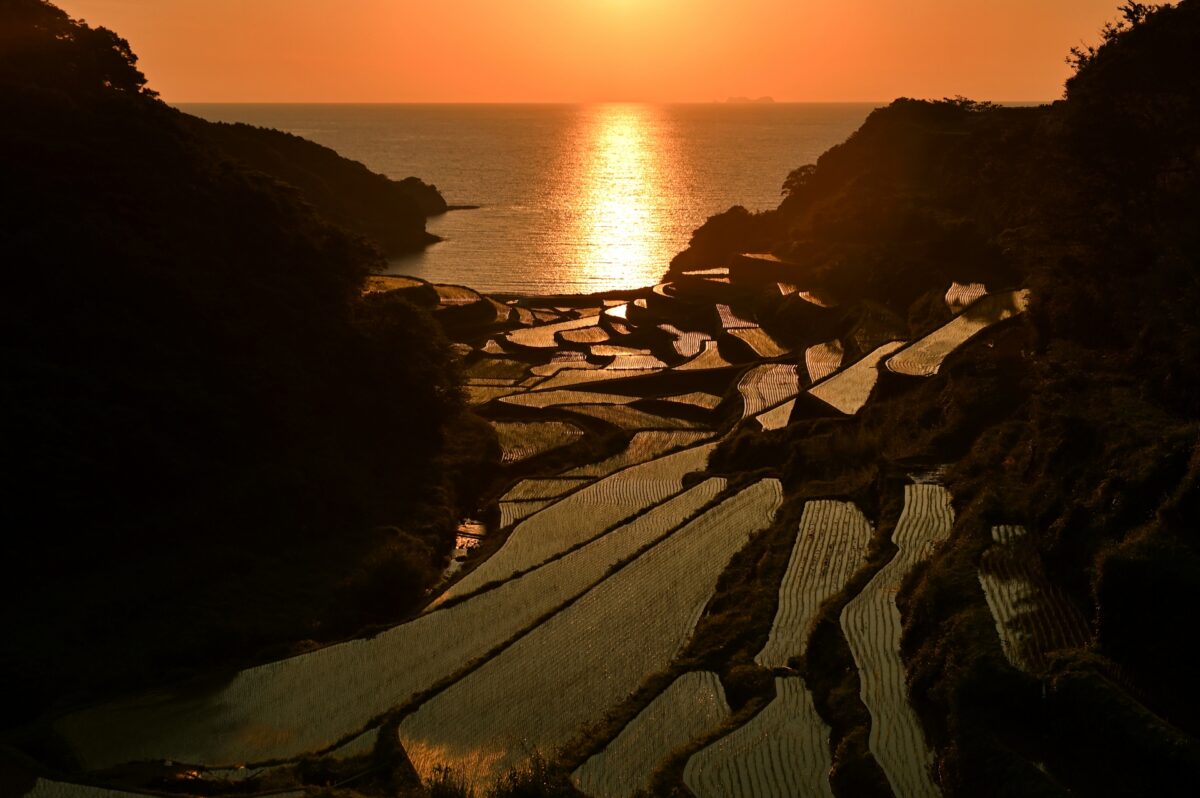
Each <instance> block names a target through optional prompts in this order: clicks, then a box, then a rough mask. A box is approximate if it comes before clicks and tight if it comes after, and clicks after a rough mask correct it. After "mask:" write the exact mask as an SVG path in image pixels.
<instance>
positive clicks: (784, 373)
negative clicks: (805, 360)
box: [737, 363, 800, 418]
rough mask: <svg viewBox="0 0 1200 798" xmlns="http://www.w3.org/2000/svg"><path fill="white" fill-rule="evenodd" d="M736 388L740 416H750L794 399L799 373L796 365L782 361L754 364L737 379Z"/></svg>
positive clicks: (798, 384) (797, 388) (798, 383)
mask: <svg viewBox="0 0 1200 798" xmlns="http://www.w3.org/2000/svg"><path fill="white" fill-rule="evenodd" d="M737 389H738V393H740V394H741V395H742V408H743V409H742V418H750V417H751V416H754V415H758V414H759V413H761V412H763V411H764V410H766V409H767V408H770V407H773V406H775V405H778V404H780V403H781V402H785V401H787V400H788V399H794V398H795V396H796V394H797V393H799V392H800V374H799V373H798V371H797V369H796V366H792V365H787V364H784V363H768V364H765V365H762V366H755V367H754V368H752V369H750V370H749V371H747V372H746V373H745V374H744V375H743V376H742V378H741V380H739V381H738V385H737Z"/></svg>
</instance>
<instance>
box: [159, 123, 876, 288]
mask: <svg viewBox="0 0 1200 798" xmlns="http://www.w3.org/2000/svg"><path fill="white" fill-rule="evenodd" d="M178 107H179V108H180V109H181V110H183V111H186V112H188V113H192V114H195V115H197V116H200V117H203V118H205V119H209V120H213V121H222V122H243V123H247V124H251V125H256V126H260V127H272V128H277V129H279V130H284V131H287V132H289V133H293V134H295V135H298V136H303V137H304V138H307V139H311V140H313V141H315V142H317V143H319V144H323V145H325V146H327V147H331V148H332V149H334V150H337V151H338V152H339V153H341V154H342V155H344V156H346V157H349V158H353V159H354V160H356V161H361V162H362V163H363V164H365V165H366V166H367V167H368V168H370V169H371V170H373V171H376V172H379V173H382V174H384V175H387V176H388V177H391V178H393V179H401V178H404V177H409V176H415V177H418V178H420V179H422V180H424V181H425V182H427V183H432V184H434V185H435V186H437V187H438V189H439V190H440V191H441V193H442V195H443V196H444V197H445V199H446V201H447V202H448V203H450V204H451V205H472V206H479V207H478V208H477V209H473V210H461V211H451V212H449V213H446V214H444V215H442V216H437V217H434V218H432V219H430V220H429V223H428V229H429V231H430V232H431V233H434V234H436V235H438V236H440V237H442V238H443V239H444V240H443V241H441V242H440V243H437V244H434V245H432V246H430V247H429V248H428V249H426V250H425V251H424V252H421V253H418V254H414V255H408V256H403V257H399V258H393V259H391V260H390V261H389V263H388V266H387V269H386V271H387V272H388V273H390V274H411V275H414V276H417V277H421V278H423V279H427V280H431V281H433V282H441V283H454V284H464V285H469V286H471V287H473V288H476V289H478V290H482V291H495V292H508V293H546V294H557V293H590V292H595V291H605V290H616V289H626V288H637V287H641V286H645V285H652V284H654V283H656V282H658V280H659V278H660V277H661V276H662V274H663V273H664V272H665V271H666V269H667V266H668V264H669V263H670V260H671V258H672V257H674V256H675V254H677V253H678V252H679V251H681V250H682V249H683V248H684V247H686V246H687V243H688V240H689V238H690V236H691V233H692V231H693V230H695V229H696V228H697V227H699V226H700V225H701V224H703V223H704V221H705V220H706V219H707V218H708V217H709V216H712V215H713V214H716V213H720V212H721V211H723V210H725V209H727V208H729V207H731V206H734V205H741V206H743V207H746V208H748V209H750V210H754V211H761V210H767V209H770V208H774V207H775V206H776V205H777V204H778V202H779V200H780V197H781V193H780V191H781V186H782V184H783V181H784V178H785V177H786V176H787V174H788V172H790V171H791V170H792V169H795V168H796V167H798V166H802V165H803V164H806V163H812V162H815V161H816V160H817V158H818V157H819V156H820V155H821V154H822V153H823V152H825V151H826V150H828V149H829V148H830V147H832V146H834V145H836V144H838V143H840V142H842V141H844V140H845V139H846V138H847V137H848V136H849V135H850V134H851V133H852V132H854V130H856V129H857V128H858V127H859V126H860V125H861V124H862V122H863V120H864V119H866V117H867V115H868V114H869V113H870V112H871V110H872V109H873V108H875V107H877V106H876V105H875V104H869V103H761V104H760V103H724V102H716V103H680V104H667V105H651V104H624V103H622V104H512V105H508V104H416V105H408V104H380V105H375V104H290V103H280V104H236V103H231V104H214V103H205V104H180V105H179V106H178Z"/></svg>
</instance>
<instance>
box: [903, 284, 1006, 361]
mask: <svg viewBox="0 0 1200 798" xmlns="http://www.w3.org/2000/svg"><path fill="white" fill-rule="evenodd" d="M1028 303H1029V292H1028V291H1008V292H1006V293H1003V294H989V295H988V296H985V297H983V298H982V299H980V300H979V301H978V302H976V303H975V304H973V305H971V307H969V308H967V309H966V310H965V311H963V312H962V313H961V314H959V315H958V316H955V317H954V318H953V319H951V320H950V321H949V322H947V323H946V324H944V325H942V326H941V327H939V328H938V329H936V330H934V331H933V332H931V333H930V334H929V335H926V336H925V337H924V338H921V339H919V340H917V341H914V342H913V343H911V344H909V345H908V346H906V347H905V348H904V349H903V350H901V351H899V352H897V353H896V354H894V355H892V356H891V357H890V358H888V361H887V367H888V368H889V369H891V370H892V371H894V372H896V373H897V374H907V375H909V376H913V377H930V376H933V375H934V374H937V373H938V369H940V368H941V367H942V361H944V360H945V359H946V358H947V357H948V356H949V355H950V354H951V353H952V352H954V350H956V349H958V348H959V347H960V346H962V345H963V344H965V343H966V342H967V341H969V340H970V339H971V338H973V337H975V336H976V335H978V334H979V333H981V332H983V331H984V330H986V329H987V328H988V327H991V326H992V325H993V324H998V323H1000V322H1002V321H1004V320H1005V319H1010V318H1012V317H1013V316H1016V315H1017V314H1019V313H1024V312H1025V308H1026V307H1027V306H1028Z"/></svg>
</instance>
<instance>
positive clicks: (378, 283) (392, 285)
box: [363, 274, 428, 294]
mask: <svg viewBox="0 0 1200 798" xmlns="http://www.w3.org/2000/svg"><path fill="white" fill-rule="evenodd" d="M423 285H428V283H426V282H425V281H424V280H419V279H417V278H416V277H399V276H395V277H394V276H392V275H387V274H372V275H371V276H369V277H368V278H367V283H366V289H365V290H364V291H363V293H366V294H375V293H382V292H384V291H399V290H403V289H405V288H420V287H421V286H423Z"/></svg>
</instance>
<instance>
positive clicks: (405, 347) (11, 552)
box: [0, 0, 496, 726]
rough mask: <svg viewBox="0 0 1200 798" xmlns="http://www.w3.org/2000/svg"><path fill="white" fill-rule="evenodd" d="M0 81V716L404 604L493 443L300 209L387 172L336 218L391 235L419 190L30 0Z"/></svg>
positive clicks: (438, 343) (4, 48)
mask: <svg viewBox="0 0 1200 798" xmlns="http://www.w3.org/2000/svg"><path fill="white" fill-rule="evenodd" d="M0 101H2V103H3V106H4V108H5V121H4V124H3V125H0V173H2V174H3V175H4V179H3V180H2V181H0V217H2V219H3V222H2V224H0V252H3V260H4V263H5V265H6V270H7V281H6V287H5V290H4V292H3V296H2V298H0V327H2V330H3V336H2V340H3V341H4V344H3V363H4V379H5V390H4V391H3V396H2V398H0V416H2V417H3V419H4V421H3V424H4V434H3V438H4V441H5V457H6V459H7V462H8V465H9V468H8V469H6V470H7V471H8V472H9V473H10V474H12V476H11V478H10V479H9V480H7V481H6V486H5V487H6V498H5V501H4V502H3V503H2V504H3V506H2V508H0V528H2V529H3V530H4V545H5V556H4V557H3V566H2V570H3V578H2V582H3V588H2V593H3V595H2V601H0V605H2V606H3V609H2V610H0V617H2V619H3V621H2V622H3V626H4V628H5V630H6V632H5V635H4V641H3V644H2V645H0V703H3V705H4V706H5V712H4V721H3V723H4V724H5V725H6V726H7V725H8V724H15V723H19V722H21V721H23V720H25V719H27V718H29V717H30V716H32V715H35V714H37V713H39V712H42V711H44V710H46V709H47V708H48V707H49V706H51V705H52V704H53V703H54V702H60V703H65V704H68V705H69V704H71V703H74V702H78V701H86V700H91V699H92V698H94V697H95V696H98V695H103V694H107V693H110V692H112V691H116V690H121V689H129V688H131V687H143V686H145V685H147V684H151V683H155V682H161V681H164V680H167V679H173V678H178V677H181V676H186V675H188V674H192V673H196V672H202V673H211V672H212V671H213V670H214V669H220V668H224V667H228V666H230V665H231V664H244V663H245V662H247V661H252V660H254V659H256V658H261V657H263V656H267V655H274V656H277V655H279V654H282V653H286V652H287V651H289V650H292V649H294V648H295V647H297V646H300V647H304V646H311V645H312V642H311V641H322V640H330V639H338V638H340V637H343V636H346V635H348V634H351V633H354V632H356V631H358V630H360V629H361V628H362V627H363V626H365V625H368V624H371V623H379V622H383V621H388V620H394V619H396V618H397V617H400V616H402V615H403V614H404V613H405V612H407V611H408V610H410V609H411V608H412V607H413V606H414V603H415V602H416V601H417V600H419V599H420V598H421V597H422V596H423V593H424V591H425V590H426V589H427V587H428V586H429V585H430V584H431V583H432V582H433V581H434V580H435V579H436V578H437V576H438V574H439V572H440V570H441V567H442V566H443V564H444V562H445V559H446V557H447V555H448V553H449V551H450V548H451V547H452V545H453V530H454V526H455V522H456V521H457V519H458V518H459V517H460V516H459V513H460V510H461V508H469V507H470V506H471V504H472V498H471V490H470V489H468V488H467V487H465V486H466V485H468V484H469V480H468V479H467V477H466V472H469V471H472V470H473V469H477V468H486V464H487V461H488V458H489V457H493V458H494V457H495V454H496V450H495V448H494V446H495V444H494V443H492V442H491V441H492V434H491V432H490V431H489V430H488V429H487V428H486V427H483V428H482V430H481V431H480V428H479V422H477V421H473V420H472V417H471V416H470V415H469V414H466V413H464V411H463V407H462V402H461V397H460V392H459V388H458V383H459V376H458V369H457V366H456V365H455V363H454V360H453V356H452V353H451V351H450V349H449V346H448V343H447V341H446V339H445V338H444V336H443V335H442V333H441V331H440V329H439V327H438V326H437V325H436V324H435V323H434V322H433V321H432V320H431V318H430V316H429V314H428V313H427V312H425V311H424V310H422V309H419V308H417V307H415V306H413V305H411V304H409V303H408V302H405V301H403V300H401V299H399V298H397V297H379V296H370V297H366V298H364V297H363V285H364V279H365V277H366V275H367V274H368V273H369V271H370V270H372V269H374V268H375V267H377V266H378V265H379V264H380V263H381V256H380V254H379V251H378V249H377V248H376V247H375V245H373V244H372V243H371V242H369V241H367V240H366V239H365V238H362V237H361V236H360V235H356V234H355V233H352V232H348V231H347V230H346V229H344V228H343V227H339V226H337V225H335V224H333V223H332V222H330V221H329V220H328V218H327V217H326V216H325V215H324V214H326V213H329V214H330V215H331V216H332V217H335V218H337V219H338V220H341V221H344V222H345V223H346V226H347V227H349V228H351V229H359V227H358V226H357V224H356V223H357V221H359V220H360V217H359V216H358V214H359V211H360V210H361V209H362V208H365V207H366V205H367V204H370V203H371V202H374V201H375V198H376V196H377V195H381V194H386V193H388V192H391V193H392V194H393V195H394V198H393V200H392V201H390V204H388V203H384V204H383V206H382V207H380V208H378V209H377V212H376V213H375V214H374V215H371V216H370V219H369V221H368V222H365V223H364V225H363V226H362V230H364V231H367V232H372V233H374V232H375V231H382V232H380V235H381V238H383V243H385V244H386V243H398V242H399V241H401V240H402V239H405V238H406V237H407V240H409V241H410V242H411V243H413V244H417V243H419V242H420V241H423V240H425V239H424V238H423V227H422V224H423V218H424V214H425V212H427V210H429V209H430V208H431V207H433V206H434V205H437V207H440V198H437V197H436V196H435V195H434V194H433V193H432V190H431V189H421V188H420V187H419V186H418V187H417V188H418V189H419V190H418V191H415V192H414V191H413V190H412V188H411V184H405V183H401V184H394V183H391V181H386V180H385V179H384V178H382V177H379V176H373V175H370V174H369V173H368V172H367V171H366V170H365V168H363V167H361V166H360V165H357V164H353V163H352V162H349V161H345V160H344V159H339V158H337V157H336V156H335V155H334V154H332V153H331V152H329V151H328V150H324V149H323V148H318V147H316V145H307V144H305V143H303V142H301V141H300V140H298V139H294V138H292V137H286V136H283V134H275V133H270V132H265V131H246V130H239V129H236V128H226V127H222V126H213V125H208V124H207V123H200V122H199V121H198V120H195V119H192V118H189V117H186V116H185V115H182V114H180V113H179V112H177V111H175V110H173V109H171V108H169V107H167V106H166V105H164V104H163V103H161V102H159V101H158V100H157V99H156V98H155V96H154V95H153V93H152V92H150V91H148V90H147V89H146V80H145V77H144V76H143V75H142V74H141V72H139V71H138V69H137V66H136V58H135V56H134V55H133V53H132V51H131V50H130V47H129V45H128V43H127V42H125V41H124V40H122V39H120V38H119V37H117V36H116V35H115V34H113V33H112V32H110V31H107V30H105V29H103V28H91V27H89V26H87V25H85V24H83V23H81V22H77V21H73V20H71V19H70V18H68V17H67V15H66V14H64V13H63V12H61V11H60V10H58V9H57V8H55V7H54V6H52V5H50V4H48V3H45V2H41V0H12V1H11V2H5V3H3V4H0ZM231 154H232V155H236V156H237V157H236V158H234V157H231ZM285 162H286V163H287V167H286V169H285V167H284V163H285ZM247 164H249V165H250V166H253V167H254V168H253V169H251V168H247ZM276 178H279V179H285V180H295V182H296V184H297V187H292V186H287V185H284V184H283V183H281V182H278V180H277V179H276ZM362 183H373V184H376V185H377V186H378V187H379V188H378V191H376V192H375V193H374V194H372V193H370V192H359V188H358V186H359V184H362ZM315 187H320V191H317V190H316V188H315ZM342 192H353V193H358V194H360V196H358V197H357V198H355V199H354V200H350V199H347V197H346V196H345V195H344V194H343V193H342ZM335 206H336V207H335ZM364 215H366V214H365V213H364ZM385 219H386V220H387V221H386V223H385ZM393 221H394V222H395V223H396V224H395V229H396V230H397V231H398V233H397V237H396V238H395V240H394V241H393V240H392V239H389V238H388V235H389V233H388V231H387V229H385V228H388V225H390V224H391V223H392V222H393ZM477 435H478V436H480V437H477ZM456 453H457V454H456ZM460 457H461V459H456V458H460ZM306 641H308V642H306Z"/></svg>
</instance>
